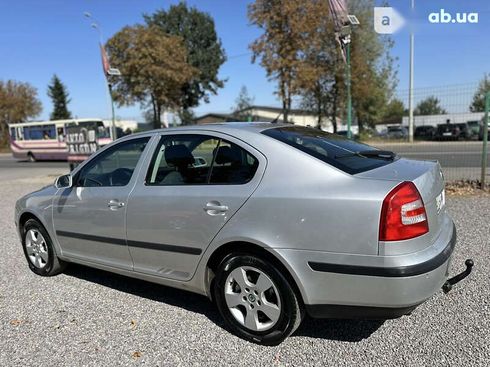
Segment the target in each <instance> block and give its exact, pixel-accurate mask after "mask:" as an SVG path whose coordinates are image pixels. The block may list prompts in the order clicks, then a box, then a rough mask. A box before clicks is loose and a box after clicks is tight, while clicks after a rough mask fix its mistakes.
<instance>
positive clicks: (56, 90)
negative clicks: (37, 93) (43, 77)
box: [48, 74, 71, 120]
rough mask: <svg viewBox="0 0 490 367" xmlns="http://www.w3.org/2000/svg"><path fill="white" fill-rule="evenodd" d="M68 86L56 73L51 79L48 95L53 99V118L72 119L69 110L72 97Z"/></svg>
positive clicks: (51, 117) (51, 116)
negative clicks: (70, 97)
mask: <svg viewBox="0 0 490 367" xmlns="http://www.w3.org/2000/svg"><path fill="white" fill-rule="evenodd" d="M68 96H69V94H68V91H67V89H66V86H65V85H64V84H63V83H62V82H61V80H60V78H58V76H57V75H56V74H55V75H53V78H52V79H51V84H50V85H48V97H49V98H51V100H52V101H53V112H51V115H50V119H51V120H64V119H71V112H70V111H68V103H70V101H71V100H70V99H69V98H68Z"/></svg>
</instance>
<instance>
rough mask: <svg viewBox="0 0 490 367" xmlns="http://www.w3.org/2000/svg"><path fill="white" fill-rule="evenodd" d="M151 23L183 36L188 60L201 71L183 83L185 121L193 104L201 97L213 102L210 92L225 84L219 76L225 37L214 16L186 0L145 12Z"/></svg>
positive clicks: (223, 54)
mask: <svg viewBox="0 0 490 367" xmlns="http://www.w3.org/2000/svg"><path fill="white" fill-rule="evenodd" d="M144 18H145V21H146V23H147V24H148V25H149V26H156V27H158V28H160V29H161V30H162V32H163V33H166V34H169V35H173V36H178V37H181V38H182V40H183V44H184V46H185V48H186V49H187V55H188V58H187V61H188V63H189V64H190V65H191V66H192V67H193V68H195V69H197V72H196V73H195V75H194V77H193V78H192V79H190V80H188V81H187V82H186V83H184V84H183V85H182V87H181V89H182V91H181V93H180V94H181V101H180V105H181V107H182V108H181V110H180V115H181V116H180V117H181V120H182V121H183V123H186V122H188V121H191V120H189V116H192V115H193V114H192V112H191V111H189V109H190V108H192V107H196V106H198V105H199V102H200V101H201V100H204V101H205V102H206V103H207V102H209V96H210V94H216V93H217V91H218V89H219V88H222V87H223V86H224V80H222V79H220V78H219V77H218V72H219V68H220V67H221V65H222V64H223V63H224V62H225V61H226V55H225V51H224V49H223V47H222V45H221V40H220V39H219V38H218V36H217V34H216V29H215V25H214V20H213V18H212V17H211V16H210V15H209V14H207V13H204V12H201V11H199V10H198V9H196V8H195V7H188V6H187V5H186V4H185V3H184V2H181V3H179V4H178V5H172V6H170V8H169V9H168V11H165V10H163V9H162V10H158V11H157V12H155V13H153V14H150V15H145V16H144Z"/></svg>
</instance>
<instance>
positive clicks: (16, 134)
mask: <svg viewBox="0 0 490 367" xmlns="http://www.w3.org/2000/svg"><path fill="white" fill-rule="evenodd" d="M74 125H78V126H86V127H93V126H94V125H95V126H97V130H98V143H99V146H104V145H106V144H109V143H110V142H111V141H112V140H111V137H110V130H109V128H107V127H105V126H104V123H103V121H102V120H100V119H71V120H54V121H36V122H23V123H19V124H10V125H9V131H10V149H11V150H12V154H13V156H14V158H17V159H28V160H30V161H36V160H66V159H67V157H68V150H67V147H66V143H65V134H66V127H67V126H74ZM118 135H119V134H118Z"/></svg>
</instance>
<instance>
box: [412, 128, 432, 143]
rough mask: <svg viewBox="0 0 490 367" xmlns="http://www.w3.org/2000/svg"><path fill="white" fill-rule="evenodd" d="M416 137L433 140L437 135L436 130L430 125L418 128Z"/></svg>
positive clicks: (415, 133)
mask: <svg viewBox="0 0 490 367" xmlns="http://www.w3.org/2000/svg"><path fill="white" fill-rule="evenodd" d="M414 135H415V138H417V139H424V140H433V139H434V137H435V135H436V128H435V127H434V126H430V125H427V126H417V127H416V128H415V132H414Z"/></svg>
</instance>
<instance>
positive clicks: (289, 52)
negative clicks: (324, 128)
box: [248, 0, 318, 122]
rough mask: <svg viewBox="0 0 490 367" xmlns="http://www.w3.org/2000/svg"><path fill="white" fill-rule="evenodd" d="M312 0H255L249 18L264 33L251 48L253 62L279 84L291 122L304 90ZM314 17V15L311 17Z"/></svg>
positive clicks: (314, 2) (284, 108)
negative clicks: (293, 106)
mask: <svg viewBox="0 0 490 367" xmlns="http://www.w3.org/2000/svg"><path fill="white" fill-rule="evenodd" d="M317 3H318V1H312V0H282V1H277V0H256V1H255V2H254V3H252V4H250V5H249V8H248V18H249V20H250V22H251V23H252V24H254V25H255V26H257V27H258V28H260V30H261V31H262V34H261V35H260V36H259V37H258V38H257V39H256V40H255V41H254V42H253V43H252V44H251V45H250V46H249V47H250V49H251V50H252V52H253V56H252V62H255V61H256V60H258V59H260V65H261V66H262V67H263V68H264V69H265V71H266V74H267V77H268V78H269V80H275V81H277V90H276V94H277V95H278V96H279V98H280V99H281V101H282V117H283V120H284V121H285V122H288V115H289V111H290V110H291V104H292V100H293V96H295V95H298V94H299V93H300V90H301V85H302V80H301V78H300V77H299V74H300V69H301V68H302V67H303V66H304V50H305V48H306V47H307V45H308V43H309V42H311V37H309V35H311V27H312V26H311V24H312V23H315V17H316V16H317V14H314V10H312V8H315V5H316V4H317ZM313 14H314V16H312V15H313Z"/></svg>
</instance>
